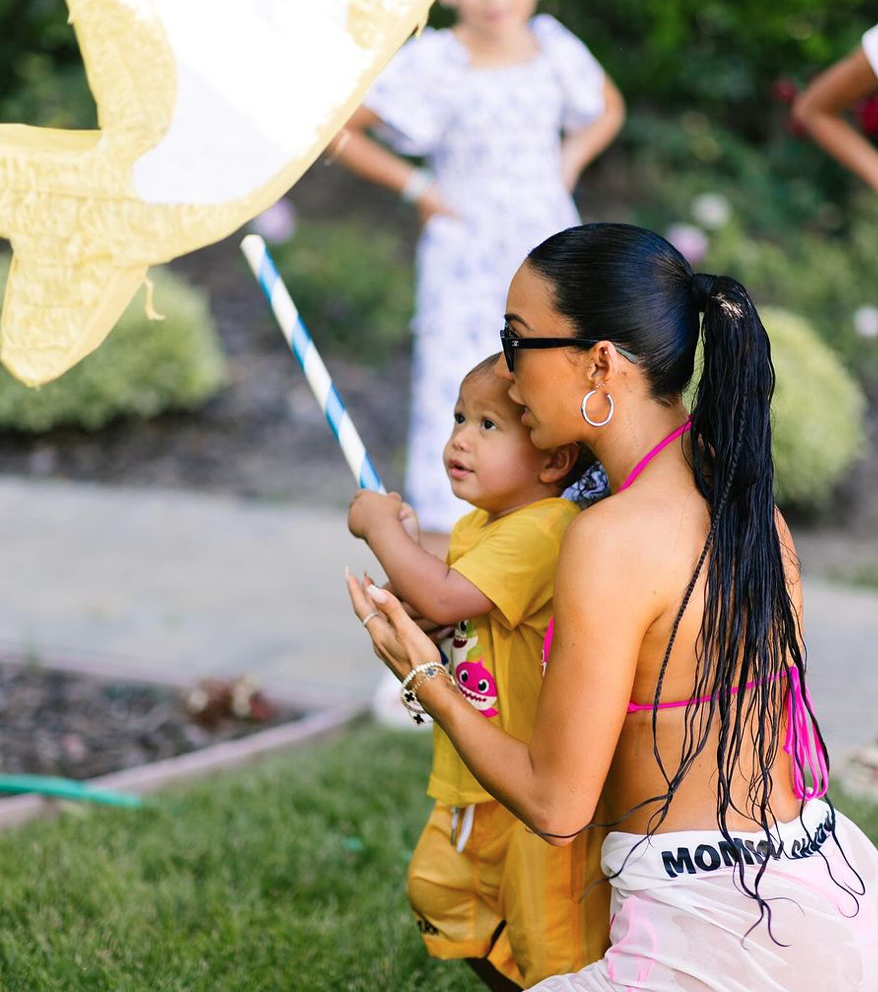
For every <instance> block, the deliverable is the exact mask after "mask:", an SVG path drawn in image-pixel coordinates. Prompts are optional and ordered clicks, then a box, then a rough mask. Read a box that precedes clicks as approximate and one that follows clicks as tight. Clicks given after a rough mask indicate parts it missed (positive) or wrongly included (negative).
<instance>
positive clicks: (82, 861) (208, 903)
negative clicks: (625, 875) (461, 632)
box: [0, 727, 878, 992]
mask: <svg viewBox="0 0 878 992" xmlns="http://www.w3.org/2000/svg"><path fill="white" fill-rule="evenodd" d="M429 750H430V741H429V735H417V734H393V733H388V732H385V731H381V730H377V729H375V728H372V727H363V728H359V729H356V730H354V731H352V732H350V733H349V734H347V735H346V736H345V737H344V738H342V739H341V740H339V741H337V742H334V743H332V744H327V745H321V746H315V747H312V748H308V749H305V750H302V751H298V752H293V753H290V754H287V755H285V756H283V757H279V758H274V759H272V760H267V761H265V762H263V763H261V764H259V765H256V766H254V767H252V768H250V769H248V770H246V771H241V772H236V773H234V774H228V775H224V776H219V777H216V778H214V779H212V780H210V781H206V782H202V783H199V784H198V785H196V786H195V787H190V788H186V789H182V790H178V791H174V792H169V793H168V794H167V795H165V796H164V797H163V798H162V799H161V800H160V802H159V804H158V805H157V806H156V808H154V809H149V810H146V811H139V812H138V811H134V812H125V811H119V810H106V809H100V810H99V809H95V808H88V809H87V810H84V811H82V812H79V813H76V814H74V815H68V816H65V817H63V818H61V819H58V820H54V821H42V822H38V823H33V824H30V825H28V826H26V827H24V828H22V829H20V830H18V831H15V832H11V833H6V834H2V835H0V989H2V990H3V992H49V990H52V992H54V990H58V992H80V990H81V992H104V990H106V992H202V990H203V992H245V990H246V992H299V990H301V992H348V990H350V992H359V990H363V992H367V990H368V992H377V990H384V989H387V990H393V992H415V990H417V992H471V990H475V989H477V988H481V986H479V985H478V983H477V982H476V981H475V980H474V979H473V978H471V977H470V975H469V974H468V972H467V970H466V968H465V967H464V966H462V965H458V964H456V963H443V962H434V961H431V960H430V959H429V958H428V957H427V955H426V953H425V951H424V950H423V947H422V944H421V941H420V937H419V936H418V932H417V930H416V928H415V925H414V923H413V921H412V919H411V916H410V914H409V912H408V908H407V905H406V901H405V870H406V864H407V862H408V858H409V855H410V854H411V851H412V848H413V846H414V842H415V840H416V839H417V836H418V833H419V831H420V828H421V825H422V823H423V821H424V819H425V818H426V814H427V810H428V805H429V804H428V800H427V799H426V798H425V796H424V782H425V779H426V773H427V768H428V763H429ZM843 808H845V810H846V811H849V812H850V813H851V814H852V815H853V816H854V817H855V818H856V819H857V821H858V822H859V823H861V824H862V825H863V826H864V828H865V829H866V830H867V832H869V833H870V835H871V836H872V838H873V839H876V838H878V808H876V807H872V806H867V805H865V804H859V806H857V805H856V804H853V803H848V802H846V803H845V804H844V807H843Z"/></svg>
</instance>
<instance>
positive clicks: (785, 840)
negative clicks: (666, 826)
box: [533, 801, 878, 992]
mask: <svg viewBox="0 0 878 992" xmlns="http://www.w3.org/2000/svg"><path fill="white" fill-rule="evenodd" d="M832 816H833V814H832V813H831V811H830V809H829V807H828V806H827V805H826V804H825V803H823V802H819V801H812V802H810V803H808V804H807V805H806V807H805V810H804V813H803V816H802V822H799V820H795V821H793V822H792V823H786V824H780V825H779V826H778V827H777V828H776V830H775V831H774V843H773V849H772V850H771V851H769V849H768V842H767V840H766V838H765V835H764V834H761V833H744V834H733V837H734V839H735V845H734V846H731V845H729V844H728V843H727V842H726V841H724V840H723V838H722V837H721V836H720V835H719V834H717V833H716V832H715V831H686V832H679V833H667V834H657V835H655V836H654V837H653V838H652V839H651V841H650V842H648V843H644V844H643V846H641V847H639V848H637V849H636V850H635V851H634V853H633V854H631V856H630V858H629V859H628V862H627V864H626V863H625V858H626V856H627V855H628V854H629V853H630V852H631V851H632V848H633V847H634V845H635V844H636V842H637V841H638V840H639V839H640V837H639V835H636V834H625V833H612V834H610V835H609V836H608V837H607V839H606V840H605V842H604V846H603V849H602V866H603V869H604V873H605V874H606V875H607V876H608V877H609V876H611V875H613V874H614V873H615V872H620V874H618V875H617V876H616V877H615V878H612V879H611V881H610V884H611V885H612V887H613V892H612V903H611V914H612V916H611V926H610V940H611V947H610V949H609V951H607V953H606V955H605V956H604V958H603V959H602V960H600V961H598V962H597V963H596V964H593V965H591V966H589V967H588V968H585V969H583V970H582V971H580V972H577V973H576V974H572V975H559V976H557V977H555V978H549V979H547V980H546V981H544V982H540V984H539V985H537V986H535V987H534V989H533V992H634V990H637V992H842V990H843V992H876V990H878V851H876V850H875V848H874V847H873V845H872V843H871V842H870V841H869V839H868V838H867V837H866V836H865V835H864V834H863V833H862V831H861V830H860V829H859V828H858V827H857V826H856V825H855V824H853V823H852V822H851V821H850V820H848V819H847V818H846V817H844V816H842V815H841V814H840V813H837V814H835V823H836V837H837V839H838V843H836V840H835V839H834V838H833V837H832V835H831V833H830V832H829V830H828V827H829V825H830V824H831V822H832ZM766 857H767V858H768V868H767V870H766V872H765V874H764V875H763V877H762V880H761V882H760V886H759V890H760V894H761V895H762V897H763V898H765V899H767V900H770V905H771V909H772V924H771V927H772V933H773V935H774V937H775V940H776V941H777V943H775V942H774V941H772V939H771V936H770V935H769V931H768V927H767V924H766V922H765V921H763V922H762V923H759V924H758V926H756V927H755V928H754V929H752V930H751V927H753V925H754V924H755V923H756V922H757V920H758V917H759V909H758V907H757V905H756V902H755V901H754V900H753V899H751V898H749V897H748V896H746V895H745V894H744V893H743V892H742V891H741V889H740V882H738V884H737V885H736V877H737V870H736V868H735V864H736V862H737V861H738V860H741V861H743V862H744V866H745V871H746V877H747V880H748V882H749V883H750V885H751V886H752V883H753V879H754V878H755V875H756V872H757V871H758V866H759V864H760V863H761V862H762V861H764V860H766ZM845 858H846V859H847V862H846V861H845ZM848 863H849V864H848ZM849 865H850V866H852V867H850V866H849ZM830 873H831V875H832V877H830ZM857 875H859V878H858V877H857ZM833 877H834V878H835V880H836V881H837V882H840V883H842V884H843V885H847V886H848V887H850V888H851V889H854V890H855V891H856V892H857V893H858V894H857V896H856V898H854V896H852V895H851V894H849V893H848V892H846V891H845V890H844V889H842V888H840V887H839V885H837V884H836V882H835V881H833ZM860 879H862V883H861V881H860ZM864 886H865V893H864V894H862V893H863V887H864ZM783 945H787V946H783Z"/></svg>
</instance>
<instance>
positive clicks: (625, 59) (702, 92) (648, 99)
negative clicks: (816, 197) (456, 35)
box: [430, 0, 876, 134]
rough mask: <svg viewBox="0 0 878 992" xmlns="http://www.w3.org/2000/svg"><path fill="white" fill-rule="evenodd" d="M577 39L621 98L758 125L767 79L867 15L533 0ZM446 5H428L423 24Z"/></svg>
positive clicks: (834, 42)
mask: <svg viewBox="0 0 878 992" xmlns="http://www.w3.org/2000/svg"><path fill="white" fill-rule="evenodd" d="M539 10H540V11H541V12H543V13H547V14H553V15H554V16H555V17H557V18H558V19H559V20H560V21H561V22H562V23H564V24H565V25H566V26H567V27H569V28H570V29H571V30H572V31H575V32H576V33H577V34H578V35H579V36H580V37H581V38H583V39H584V40H585V42H586V43H587V44H588V46H589V47H590V48H591V49H592V51H593V52H594V53H595V55H596V56H597V57H598V59H600V61H601V62H602V64H603V65H604V66H605V67H606V68H607V70H608V72H609V73H610V75H611V76H613V78H614V79H615V80H616V82H617V83H618V84H619V86H620V87H621V89H622V91H623V92H624V93H625V94H626V96H627V97H628V99H629V102H636V103H637V104H646V105H649V106H652V107H654V108H656V107H660V108H664V109H668V108H672V109H679V108H681V107H685V106H692V107H697V108H699V109H701V110H704V111H705V112H707V113H710V114H712V115H714V116H715V117H716V118H717V119H719V120H722V121H725V122H727V123H729V122H733V123H734V124H735V125H736V126H738V127H740V128H743V129H744V130H745V131H746V132H747V133H750V134H753V133H756V134H761V133H764V131H763V123H762V117H763V113H764V110H765V108H766V104H767V103H768V100H769V91H770V89H771V84H772V82H773V81H774V80H775V79H776V78H777V77H778V76H786V77H791V78H792V79H794V80H796V81H798V82H804V81H805V80H806V79H807V78H808V76H809V75H810V74H811V73H813V72H814V71H816V70H818V69H821V68H823V67H824V66H826V65H828V64H829V63H830V62H832V61H833V60H835V59H837V58H839V57H840V56H841V55H843V54H844V53H846V52H848V51H850V50H851V49H852V48H853V47H854V46H855V45H856V44H857V43H858V42H859V39H860V36H861V35H862V33H863V31H864V30H865V29H866V28H867V27H870V26H871V25H872V24H874V23H875V17H876V14H875V4H874V2H869V0H833V2H832V3H827V2H826V0H773V2H771V3H765V0H542V2H541V3H540V5H539ZM453 19H454V15H453V13H452V12H451V11H450V10H448V9H446V8H443V7H442V6H440V5H439V4H434V6H433V10H432V12H431V18H430V20H431V23H432V24H434V25H435V26H437V27H438V26H446V25H448V24H450V23H452V21H453Z"/></svg>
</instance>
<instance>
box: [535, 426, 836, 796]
mask: <svg viewBox="0 0 878 992" xmlns="http://www.w3.org/2000/svg"><path fill="white" fill-rule="evenodd" d="M691 429H692V422H691V421H689V420H687V421H686V423H685V424H683V425H682V426H680V427H678V428H677V429H676V430H675V431H674V432H673V433H671V434H669V435H668V436H667V437H666V438H665V439H664V440H663V441H660V442H659V443H658V444H657V445H656V446H655V447H654V448H653V449H652V450H651V451H650V452H648V454H647V455H646V456H645V457H644V458H642V459H641V460H640V461H639V462H638V463H637V465H636V466H635V467H634V469H633V471H632V472H631V474H630V475H629V476H628V478H627V479H626V480H625V481H624V482H623V483H622V485H621V486H620V487H619V492H620V493H621V492H623V491H624V490H625V489H627V488H628V487H629V486H630V485H631V484H632V483H633V482H634V480H635V479H636V478H637V477H638V476H639V475H640V473H641V472H642V471H643V470H644V469H645V468H646V466H647V465H649V463H650V462H651V461H652V460H653V458H655V456H656V455H658V454H659V453H660V452H661V451H664V449H665V448H666V447H667V446H668V445H669V444H671V443H672V442H674V441H676V440H677V438H678V437H682V436H683V435H684V434H685V433H686V432H687V431H689V430H691ZM554 634H555V618H554V617H552V619H551V620H550V621H549V626H548V627H547V628H546V637H545V640H544V641H543V671H544V672H545V667H546V662H547V661H548V660H549V652H550V651H551V649H552V638H553V636H554ZM787 672H788V675H789V680H790V686H789V693H788V695H787V734H786V740H785V742H784V747H783V749H784V751H786V753H787V754H789V755H791V756H792V757H793V789H794V791H795V794H796V798H797V799H821V798H822V797H823V796H825V795H826V792H827V789H828V788H829V767H828V761H827V755H826V750H825V748H824V747H823V745H822V744H821V743H820V739H819V738H818V736H817V734H816V731H815V730H814V727H813V724H812V721H811V720H810V717H809V710H810V712H813V711H814V709H813V706H812V703H811V693H810V692H809V690H808V686H807V685H803V684H802V679H801V676H800V675H799V670H798V668H796V667H795V666H789V667H788V669H787ZM774 677H775V678H777V677H778V676H774ZM755 685H756V682H755V681H754V682H748V683H747V684H746V685H745V686H744V688H745V689H752V688H753V687H754V686H755ZM737 692H738V687H737V686H733V687H732V694H737ZM710 700H711V697H710V696H699V697H698V698H697V699H679V700H675V701H673V702H667V703H659V704H658V706H657V708H658V709H660V710H670V709H677V708H679V707H681V706H689V705H690V704H691V703H708V702H710ZM652 709H653V704H652V703H635V702H629V703H628V713H641V712H644V711H646V710H648V711H649V712H652ZM806 768H807V770H808V773H809V774H810V776H811V781H812V784H811V786H806V785H805V769H806Z"/></svg>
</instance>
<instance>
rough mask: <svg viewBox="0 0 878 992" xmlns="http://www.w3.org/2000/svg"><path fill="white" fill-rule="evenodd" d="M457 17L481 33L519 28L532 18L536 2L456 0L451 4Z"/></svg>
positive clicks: (523, 0)
mask: <svg viewBox="0 0 878 992" xmlns="http://www.w3.org/2000/svg"><path fill="white" fill-rule="evenodd" d="M451 6H453V7H454V8H456V10H457V16H458V17H459V18H460V20H461V21H463V22H465V23H466V24H467V25H469V26H470V27H473V28H476V29H478V30H481V31H488V32H494V31H503V30H506V29H507V28H514V27H520V26H521V25H522V24H524V23H526V22H527V21H528V20H529V19H530V18H531V17H533V14H534V11H535V10H536V6H537V4H536V0H457V2H456V3H453V4H451Z"/></svg>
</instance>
